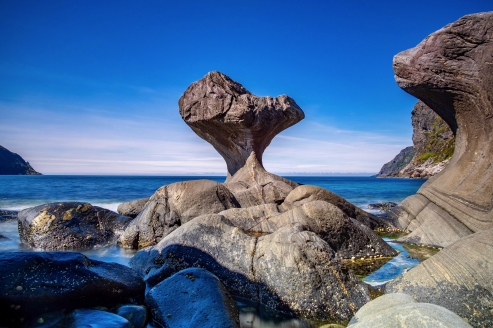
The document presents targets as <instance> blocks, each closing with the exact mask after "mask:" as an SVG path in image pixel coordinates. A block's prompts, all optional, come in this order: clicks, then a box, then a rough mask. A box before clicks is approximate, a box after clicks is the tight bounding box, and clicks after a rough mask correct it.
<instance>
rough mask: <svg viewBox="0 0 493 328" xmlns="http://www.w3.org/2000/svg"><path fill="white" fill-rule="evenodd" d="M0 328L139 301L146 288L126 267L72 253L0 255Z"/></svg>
mask: <svg viewBox="0 0 493 328" xmlns="http://www.w3.org/2000/svg"><path fill="white" fill-rule="evenodd" d="M0 276H1V277H2V283H1V284H0V312H1V313H2V315H1V316H0V325H7V326H15V325H17V324H19V323H20V322H22V321H23V320H27V319H29V318H33V317H36V316H38V315H40V314H43V313H45V312H52V311H57V310H65V311H70V310H72V309H76V308H78V307H91V306H112V305H116V304H118V303H131V302H138V301H140V302H142V301H143V298H144V290H145V284H144V281H143V280H142V278H141V277H140V276H138V275H137V273H136V272H134V271H133V270H131V269H130V268H128V267H126V266H123V265H120V264H116V263H105V262H100V261H95V260H90V259H89V258H87V257H85V256H84V255H82V254H80V253H73V252H4V253H0Z"/></svg>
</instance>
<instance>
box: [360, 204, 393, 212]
mask: <svg viewBox="0 0 493 328" xmlns="http://www.w3.org/2000/svg"><path fill="white" fill-rule="evenodd" d="M396 206H397V204H396V203H394V202H386V203H376V204H368V206H367V208H368V209H371V210H376V209H377V210H380V212H382V213H386V212H390V211H391V210H392V209H393V208H394V207H396Z"/></svg>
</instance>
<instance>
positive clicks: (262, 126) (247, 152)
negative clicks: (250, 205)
mask: <svg viewBox="0 0 493 328" xmlns="http://www.w3.org/2000/svg"><path fill="white" fill-rule="evenodd" d="M178 104H179V106H180V115H181V117H182V118H183V120H184V121H185V122H186V123H187V124H188V125H189V126H190V127H191V128H192V130H193V131H194V132H195V133H197V134H198V135H199V136H200V137H201V138H202V139H204V140H206V141H207V142H209V143H211V144H212V146H214V148H215V149H216V150H217V151H218V152H219V153H220V154H221V156H222V157H223V158H224V160H225V161H226V164H227V167H228V180H229V178H230V177H232V176H233V175H235V173H236V172H237V171H238V170H239V169H241V168H242V167H243V166H245V163H246V161H247V159H248V158H249V157H250V156H251V155H254V156H255V158H256V161H257V163H258V165H259V166H260V167H262V154H263V153H264V150H265V148H267V146H268V145H269V144H270V142H271V140H272V139H273V138H274V137H275V136H276V135H277V134H278V133H279V132H281V131H282V130H284V129H286V128H288V127H290V126H292V125H294V124H296V123H298V122H299V121H300V120H302V119H303V118H304V117H305V115H304V113H303V111H302V110H301V108H300V107H299V106H298V105H297V104H296V102H295V101H294V100H293V99H292V98H290V97H288V96H285V95H282V96H279V97H277V98H272V97H257V96H255V95H253V94H251V93H250V92H249V91H248V90H246V89H245V88H244V87H243V86H242V85H241V84H239V83H238V82H235V81H233V80H231V79H230V78H229V77H227V76H226V75H224V74H222V73H219V72H210V73H207V75H206V76H204V78H202V79H201V80H199V81H197V82H194V83H192V84H191V85H190V86H189V87H188V88H187V90H186V91H185V92H184V93H183V95H182V96H181V98H180V100H179V103H178Z"/></svg>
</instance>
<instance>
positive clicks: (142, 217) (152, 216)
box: [119, 180, 240, 249]
mask: <svg viewBox="0 0 493 328" xmlns="http://www.w3.org/2000/svg"><path fill="white" fill-rule="evenodd" d="M234 207H240V205H239V204H238V202H237V201H236V199H235V197H234V196H233V194H232V193H231V192H230V191H229V190H228V188H226V187H225V186H224V185H222V184H220V183H217V182H215V181H211V180H193V181H186V182H177V183H172V184H170V185H166V186H163V187H161V188H159V189H158V190H157V191H156V192H155V193H154V195H152V197H151V198H150V199H149V201H148V202H147V204H146V206H145V207H144V209H143V210H142V212H141V213H140V214H139V215H138V216H137V217H136V218H135V219H134V220H133V221H132V222H131V223H130V224H129V225H128V226H127V228H126V229H125V232H124V233H123V234H122V236H121V237H120V239H119V244H120V245H122V246H123V247H129V248H134V249H140V248H144V247H147V246H152V245H155V244H157V243H158V242H159V241H160V240H161V239H162V238H163V237H165V236H166V235H168V234H169V233H171V232H172V231H174V230H175V229H177V228H178V227H179V226H181V225H182V224H184V223H186V222H188V221H189V220H191V219H193V218H195V217H198V216H200V215H203V214H214V213H218V212H221V211H223V210H225V209H229V208H234Z"/></svg>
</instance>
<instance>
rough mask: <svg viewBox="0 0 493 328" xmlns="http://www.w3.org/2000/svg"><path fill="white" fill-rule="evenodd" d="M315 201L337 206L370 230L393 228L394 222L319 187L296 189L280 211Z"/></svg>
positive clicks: (307, 186)
mask: <svg viewBox="0 0 493 328" xmlns="http://www.w3.org/2000/svg"><path fill="white" fill-rule="evenodd" d="M314 200H323V201H325V202H327V203H330V204H333V205H335V206H336V207H338V208H339V209H341V210H342V211H343V212H344V214H346V215H347V216H348V217H350V218H352V219H355V220H357V221H359V222H361V223H362V224H364V225H366V226H367V227H369V228H370V229H376V228H388V227H392V222H390V221H389V220H386V219H383V218H381V217H378V216H375V215H372V214H370V213H367V212H365V211H363V210H362V209H360V208H358V207H356V206H354V205H353V204H351V203H350V202H348V201H347V200H345V199H344V198H342V197H341V196H339V195H337V194H334V193H333V192H331V191H329V190H327V189H324V188H321V187H318V186H311V185H302V186H299V187H297V188H295V189H294V190H293V191H292V192H290V193H289V194H288V196H287V197H286V199H285V200H284V202H283V203H282V204H281V206H280V209H281V210H283V211H287V210H290V209H292V208H294V207H297V206H301V205H303V204H306V203H308V202H312V201H314Z"/></svg>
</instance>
